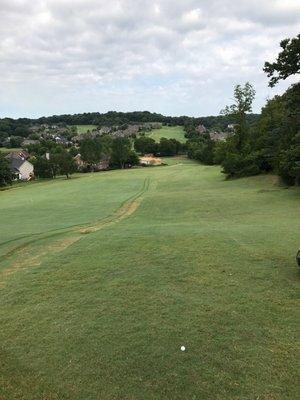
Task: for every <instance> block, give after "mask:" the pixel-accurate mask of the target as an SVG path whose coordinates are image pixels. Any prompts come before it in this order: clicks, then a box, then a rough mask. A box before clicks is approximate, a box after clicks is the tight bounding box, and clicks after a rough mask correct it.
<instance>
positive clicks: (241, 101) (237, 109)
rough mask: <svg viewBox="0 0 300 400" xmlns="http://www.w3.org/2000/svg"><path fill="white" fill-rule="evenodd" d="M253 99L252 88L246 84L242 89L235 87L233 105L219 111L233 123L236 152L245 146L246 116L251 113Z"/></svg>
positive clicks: (239, 86) (238, 86)
mask: <svg viewBox="0 0 300 400" xmlns="http://www.w3.org/2000/svg"><path fill="white" fill-rule="evenodd" d="M254 97H255V90H254V88H253V86H252V85H251V84H250V83H249V82H246V83H245V85H244V87H242V86H241V85H236V87H235V88H234V104H231V105H230V106H226V107H225V108H224V110H222V111H221V113H222V114H224V115H227V116H230V117H231V118H232V120H233V121H234V122H235V124H236V125H235V135H234V142H235V144H236V148H237V150H238V151H241V150H242V148H243V146H244V145H245V140H246V136H247V132H248V124H247V118H246V114H247V113H249V112H251V111H252V102H253V100H254Z"/></svg>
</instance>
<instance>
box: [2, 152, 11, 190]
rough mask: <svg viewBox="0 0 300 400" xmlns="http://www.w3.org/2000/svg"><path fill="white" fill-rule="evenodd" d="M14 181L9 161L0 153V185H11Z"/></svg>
mask: <svg viewBox="0 0 300 400" xmlns="http://www.w3.org/2000/svg"><path fill="white" fill-rule="evenodd" d="M11 183H12V173H11V170H10V167H9V161H8V160H7V159H6V158H5V157H4V155H3V154H2V153H0V186H6V185H10V184H11Z"/></svg>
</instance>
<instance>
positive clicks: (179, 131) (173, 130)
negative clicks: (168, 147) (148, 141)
mask: <svg viewBox="0 0 300 400" xmlns="http://www.w3.org/2000/svg"><path fill="white" fill-rule="evenodd" d="M149 137H151V138H152V139H154V140H155V141H156V142H159V141H160V139H161V138H162V137H164V138H166V139H176V140H178V141H179V142H181V143H185V142H186V138H185V137H184V130H183V127H182V126H163V127H162V128H161V129H154V130H153V131H151V132H150V133H149Z"/></svg>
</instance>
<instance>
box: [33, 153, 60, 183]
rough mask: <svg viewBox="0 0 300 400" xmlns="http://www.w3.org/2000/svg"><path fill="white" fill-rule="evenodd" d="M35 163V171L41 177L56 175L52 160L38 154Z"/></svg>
mask: <svg viewBox="0 0 300 400" xmlns="http://www.w3.org/2000/svg"><path fill="white" fill-rule="evenodd" d="M33 165H34V173H35V175H36V176H37V177H39V178H54V177H55V175H56V174H55V170H54V166H53V164H52V162H51V161H50V160H47V159H46V158H45V157H43V156H37V157H36V158H35V161H34V164H33Z"/></svg>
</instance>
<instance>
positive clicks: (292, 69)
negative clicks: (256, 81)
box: [263, 34, 300, 87]
mask: <svg viewBox="0 0 300 400" xmlns="http://www.w3.org/2000/svg"><path fill="white" fill-rule="evenodd" d="M280 47H281V48H282V51H281V52H280V53H279V54H278V57H277V59H276V61H275V62H273V63H270V62H268V61H266V62H265V65H264V68H263V70H264V72H266V74H267V76H268V77H269V78H271V79H270V81H269V86H271V87H274V86H275V85H276V84H277V82H278V81H280V80H285V79H286V78H288V77H289V76H291V75H295V74H299V72H300V34H299V35H298V36H296V37H295V38H292V39H284V40H282V41H281V42H280Z"/></svg>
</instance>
